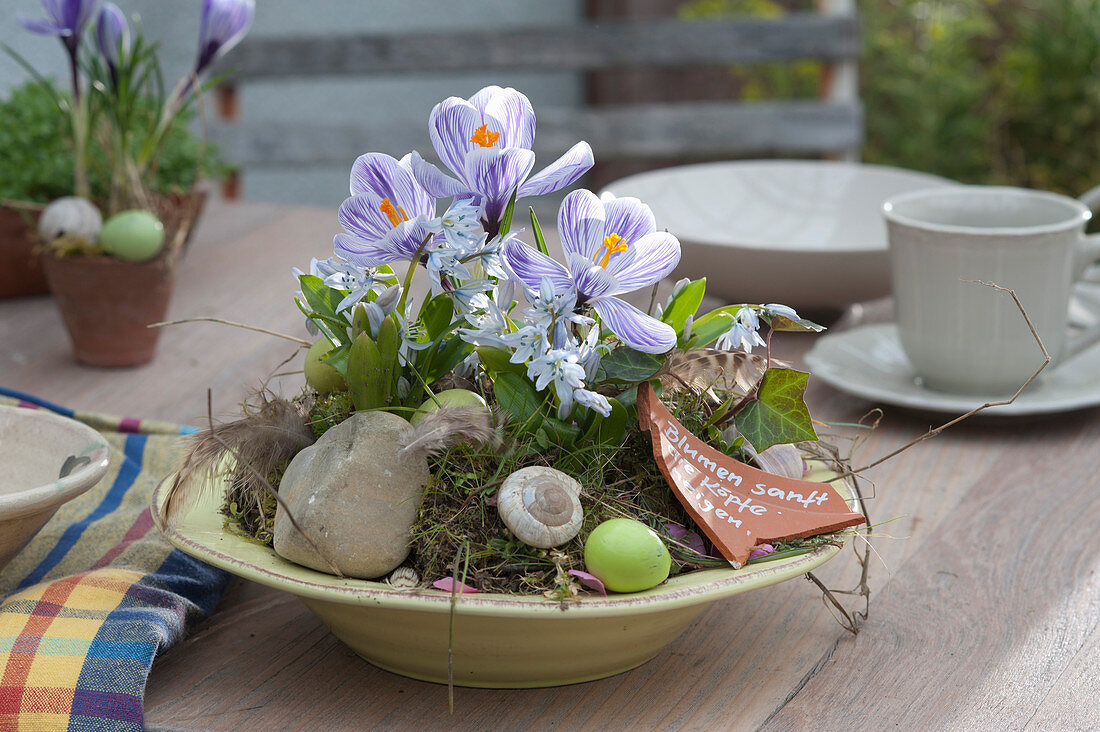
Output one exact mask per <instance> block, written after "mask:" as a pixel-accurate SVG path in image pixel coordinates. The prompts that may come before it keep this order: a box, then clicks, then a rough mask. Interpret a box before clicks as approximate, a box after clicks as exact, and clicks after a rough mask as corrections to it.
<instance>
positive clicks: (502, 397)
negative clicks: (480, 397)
mask: <svg viewBox="0 0 1100 732" xmlns="http://www.w3.org/2000/svg"><path fill="white" fill-rule="evenodd" d="M493 394H494V396H496V400H497V404H499V405H500V406H501V408H502V409H503V410H504V411H506V412H508V414H509V415H511V417H512V419H513V420H515V422H516V424H519V425H523V426H525V427H526V428H527V429H528V430H530V431H532V432H535V431H536V430H531V427H532V425H537V426H541V424H542V421H543V415H542V414H541V412H540V409H541V407H542V403H543V398H542V397H541V396H539V393H538V392H537V391H535V387H534V385H533V384H532V383H531V382H530V381H528V380H527V379H526V378H524V377H523V376H522V375H520V374H516V373H513V372H511V371H499V372H497V374H496V375H495V376H494V378H493Z"/></svg>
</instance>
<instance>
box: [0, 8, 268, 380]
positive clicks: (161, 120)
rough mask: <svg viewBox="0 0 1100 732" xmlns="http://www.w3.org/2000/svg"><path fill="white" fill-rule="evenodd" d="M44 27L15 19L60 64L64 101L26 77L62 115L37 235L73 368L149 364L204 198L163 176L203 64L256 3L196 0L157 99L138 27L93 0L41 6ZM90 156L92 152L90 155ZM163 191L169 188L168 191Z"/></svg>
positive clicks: (156, 80)
mask: <svg viewBox="0 0 1100 732" xmlns="http://www.w3.org/2000/svg"><path fill="white" fill-rule="evenodd" d="M42 6H43V9H44V11H45V16H46V17H45V18H27V17H20V18H19V21H20V23H21V24H22V25H23V27H24V28H26V29H27V30H29V31H31V32H34V33H38V34H42V35H49V36H55V37H57V38H58V39H59V40H60V41H61V45H62V47H63V48H64V50H65V53H66V55H67V57H68V60H69V68H70V81H71V85H70V88H69V91H68V92H67V93H60V92H55V91H53V87H52V85H50V83H49V82H48V81H46V80H45V79H42V78H41V77H39V76H38V75H37V74H35V73H34V70H33V69H30V67H29V66H28V65H27V64H26V63H25V62H23V61H22V59H21V58H19V57H18V56H17V55H16V54H15V53H14V52H13V51H12V50H11V49H10V48H7V49H6V50H8V52H9V53H11V54H12V55H13V56H15V57H16V59H17V60H19V61H20V62H21V63H23V64H24V66H25V67H26V68H28V69H29V70H30V71H31V72H32V74H34V75H35V77H36V79H38V81H39V83H40V85H41V88H42V89H45V90H48V91H50V92H51V93H53V94H54V101H55V103H56V105H57V107H58V108H59V109H61V110H62V111H63V112H64V114H65V116H66V117H67V121H68V124H67V126H66V128H65V132H66V133H67V138H68V142H69V144H70V148H69V149H70V150H71V169H72V184H71V189H70V191H69V192H70V194H71V195H67V196H62V197H60V198H57V199H56V200H54V201H52V202H50V203H49V204H48V205H46V206H45V207H44V209H43V210H42V211H41V213H40V215H39V217H38V221H37V229H38V235H39V238H40V240H41V243H42V244H43V245H44V248H45V251H44V253H43V258H42V264H43V269H44V271H45V275H46V279H47V281H48V283H49V287H50V290H51V292H52V293H53V295H54V298H55V300H56V301H57V304H58V307H59V308H60V310H61V313H62V316H63V319H64V321H65V324H66V326H67V328H68V330H69V335H70V336H71V338H72V341H73V348H74V353H75V356H76V359H77V360H78V361H79V362H81V363H85V364H88V365H93V366H132V365H138V364H142V363H146V362H148V361H149V360H150V359H152V357H153V353H154V350H155V347H156V340H157V337H158V331H157V330H156V329H150V328H147V327H146V326H147V325H148V324H150V323H153V322H156V321H158V320H163V317H164V314H165V312H166V310H167V307H168V302H169V298H170V296H171V290H172V283H173V274H174V268H175V265H176V263H177V262H178V259H179V257H180V255H181V254H182V251H183V248H184V245H185V244H186V241H187V238H188V236H189V234H190V232H191V230H192V228H193V226H194V223H195V220H196V218H197V217H198V214H199V212H200V210H201V207H202V204H203V201H204V200H205V189H203V188H202V187H201V185H192V187H191V188H190V190H183V189H181V188H175V189H174V190H173V188H172V186H171V185H165V180H164V169H162V163H166V165H165V166H164V167H165V168H168V167H171V166H174V167H176V168H177V169H178V167H179V161H178V160H174V161H172V160H170V158H171V157H172V155H171V154H170V153H173V152H175V151H177V150H178V149H179V147H180V140H181V139H182V140H186V141H190V140H191V136H190V133H188V132H187V131H186V122H187V121H188V120H189V119H190V117H191V115H192V105H193V103H194V101H195V99H196V97H197V96H198V95H199V94H201V92H202V89H203V87H204V83H206V82H207V77H208V76H209V71H210V67H211V64H212V63H213V62H214V61H216V60H217V59H218V58H220V57H221V56H222V55H224V54H225V53H226V52H227V51H229V50H230V49H231V48H232V47H233V46H235V45H236V44H237V43H238V42H239V41H240V40H241V38H243V37H244V35H245V33H246V32H247V30H248V27H249V25H250V23H251V20H252V17H253V13H254V9H255V3H254V0H205V2H204V3H203V6H202V21H201V28H200V35H199V44H198V46H199V47H198V53H197V56H196V61H195V63H194V65H193V66H192V68H191V70H190V72H189V73H188V74H187V75H186V76H185V77H183V78H182V79H180V81H179V82H178V83H177V84H176V85H175V87H174V88H173V89H172V90H171V91H170V92H169V93H167V94H165V93H164V90H163V89H162V88H161V87H160V67H159V62H158V59H157V54H156V46H155V44H152V43H149V42H147V41H146V40H145V38H144V36H143V33H142V30H141V27H140V25H137V24H135V25H133V26H131V24H130V23H129V22H128V21H127V18H126V15H125V14H124V13H123V12H122V10H121V9H120V8H119V7H118V6H116V5H115V4H113V3H109V2H107V3H104V2H102V1H101V0H43V3H42ZM192 149H193V150H195V151H197V154H195V155H194V156H192V157H191V158H190V159H191V161H192V163H193V167H192V169H190V170H187V171H186V176H185V177H186V178H187V180H188V182H189V183H192V184H194V182H195V181H196V179H197V177H198V174H199V173H200V172H201V171H202V170H203V169H209V167H210V166H209V165H208V164H207V161H206V159H205V157H206V156H205V153H206V151H205V145H204V144H202V143H201V141H196V143H195V145H194V146H193V148H192ZM93 150H94V151H95V154H94V155H93ZM166 191H169V192H167V193H166Z"/></svg>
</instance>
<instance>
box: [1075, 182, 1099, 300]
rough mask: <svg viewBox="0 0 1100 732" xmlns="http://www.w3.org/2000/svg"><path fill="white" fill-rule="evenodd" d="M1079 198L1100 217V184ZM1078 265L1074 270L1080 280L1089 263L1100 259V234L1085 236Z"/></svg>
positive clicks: (1076, 277) (1078, 198) (1076, 278)
mask: <svg viewBox="0 0 1100 732" xmlns="http://www.w3.org/2000/svg"><path fill="white" fill-rule="evenodd" d="M1077 200H1078V201H1080V202H1081V203H1083V204H1085V205H1086V206H1088V207H1089V210H1090V211H1092V212H1093V214H1095V215H1097V216H1098V217H1100V186H1096V187H1095V188H1092V189H1090V190H1088V191H1085V192H1084V193H1082V194H1081V195H1080V196H1078V197H1077ZM1077 256H1078V259H1077V267H1076V269H1075V270H1074V273H1075V275H1076V276H1075V277H1074V279H1075V280H1080V279H1081V277H1082V276H1083V275H1084V274H1085V270H1086V269H1088V267H1089V265H1091V264H1093V263H1094V262H1096V261H1097V260H1100V234H1090V235H1086V236H1085V237H1083V241H1082V242H1081V247H1080V250H1079V251H1078V255H1077Z"/></svg>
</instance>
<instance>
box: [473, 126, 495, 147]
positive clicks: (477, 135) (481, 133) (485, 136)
mask: <svg viewBox="0 0 1100 732" xmlns="http://www.w3.org/2000/svg"><path fill="white" fill-rule="evenodd" d="M499 139H500V133H499V132H490V131H489V125H487V124H485V125H482V126H481V127H478V128H477V131H475V132H474V136H473V137H471V138H470V142H476V143H477V144H478V145H481V146H482V147H492V146H493V145H495V144H497V140H499Z"/></svg>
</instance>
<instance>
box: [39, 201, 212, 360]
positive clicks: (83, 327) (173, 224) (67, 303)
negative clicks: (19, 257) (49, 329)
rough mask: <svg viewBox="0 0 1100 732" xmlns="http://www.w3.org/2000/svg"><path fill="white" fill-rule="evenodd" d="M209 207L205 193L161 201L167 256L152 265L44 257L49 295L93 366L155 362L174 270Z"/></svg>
mask: <svg viewBox="0 0 1100 732" xmlns="http://www.w3.org/2000/svg"><path fill="white" fill-rule="evenodd" d="M205 202H206V189H204V188H196V189H195V190H193V191H191V192H190V193H188V194H180V195H175V196H167V197H165V198H163V199H161V200H160V201H159V206H158V208H159V216H160V219H161V221H162V222H163V223H164V234H165V236H164V240H165V251H164V252H163V253H162V254H161V255H160V256H159V257H157V258H156V259H154V260H151V261H149V262H127V261H124V260H121V259H115V258H114V257H107V256H97V257H65V258H58V257H55V256H51V255H46V256H43V257H42V264H43V266H44V269H45V273H46V280H47V281H48V283H49V289H50V292H52V293H53V296H54V301H55V302H56V303H57V307H58V309H59V310H60V311H61V317H62V320H64V321H65V327H66V328H67V329H68V331H69V338H70V339H71V340H72V343H73V355H74V356H75V357H76V360H77V361H78V362H80V363H83V364H87V365H88V366H140V365H141V364H145V363H148V362H149V361H151V360H152V359H153V354H154V353H155V351H156V346H157V339H158V338H159V337H160V330H159V329H157V328H149V327H148V326H149V324H150V323H156V322H159V321H162V320H164V316H165V313H167V312H168V303H169V301H170V300H171V297H172V285H173V281H174V279H175V266H176V264H177V262H178V261H179V258H180V256H181V255H182V253H183V250H184V248H185V246H186V244H187V241H188V239H189V238H190V236H191V231H192V229H193V227H194V223H195V221H196V220H197V219H198V215H199V212H200V211H201V210H202V206H203V205H204V203H205Z"/></svg>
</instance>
